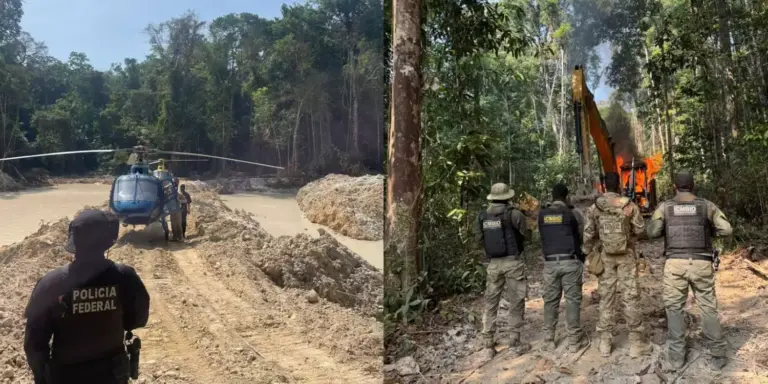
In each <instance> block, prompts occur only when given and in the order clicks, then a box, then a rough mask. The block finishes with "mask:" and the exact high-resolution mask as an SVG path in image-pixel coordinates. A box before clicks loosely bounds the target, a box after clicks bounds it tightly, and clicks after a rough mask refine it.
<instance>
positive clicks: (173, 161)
mask: <svg viewBox="0 0 768 384" xmlns="http://www.w3.org/2000/svg"><path fill="white" fill-rule="evenodd" d="M163 161H165V162H166V163H178V162H180V161H208V159H169V160H163ZM158 163H160V160H155V161H153V162H151V163H149V164H158Z"/></svg>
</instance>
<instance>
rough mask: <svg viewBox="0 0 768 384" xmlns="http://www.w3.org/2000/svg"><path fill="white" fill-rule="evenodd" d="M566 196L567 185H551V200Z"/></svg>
mask: <svg viewBox="0 0 768 384" xmlns="http://www.w3.org/2000/svg"><path fill="white" fill-rule="evenodd" d="M567 197H568V187H567V186H566V185H565V184H564V183H557V184H555V185H554V186H553V187H552V199H553V200H565V199H566V198H567Z"/></svg>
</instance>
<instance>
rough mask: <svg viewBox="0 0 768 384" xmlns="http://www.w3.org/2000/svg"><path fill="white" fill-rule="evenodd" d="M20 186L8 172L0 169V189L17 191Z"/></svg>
mask: <svg viewBox="0 0 768 384" xmlns="http://www.w3.org/2000/svg"><path fill="white" fill-rule="evenodd" d="M19 189H21V186H20V185H19V184H18V183H17V182H16V180H14V179H13V178H12V177H10V176H8V174H6V173H4V172H3V171H0V191H18V190H19Z"/></svg>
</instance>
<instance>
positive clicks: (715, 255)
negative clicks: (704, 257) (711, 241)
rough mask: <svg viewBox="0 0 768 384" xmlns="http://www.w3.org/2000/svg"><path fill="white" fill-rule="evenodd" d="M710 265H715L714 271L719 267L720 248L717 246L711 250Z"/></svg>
mask: <svg viewBox="0 0 768 384" xmlns="http://www.w3.org/2000/svg"><path fill="white" fill-rule="evenodd" d="M712 266H713V267H715V272H717V270H718V269H719V268H720V250H718V249H717V248H715V249H714V250H713V251H712Z"/></svg>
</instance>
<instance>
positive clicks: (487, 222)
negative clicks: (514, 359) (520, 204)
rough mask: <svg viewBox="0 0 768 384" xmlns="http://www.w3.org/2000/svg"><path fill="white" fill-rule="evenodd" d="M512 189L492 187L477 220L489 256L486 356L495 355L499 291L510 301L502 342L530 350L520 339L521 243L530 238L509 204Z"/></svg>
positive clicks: (522, 305)
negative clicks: (506, 334)
mask: <svg viewBox="0 0 768 384" xmlns="http://www.w3.org/2000/svg"><path fill="white" fill-rule="evenodd" d="M514 195H515V192H514V191H513V190H511V189H510V188H509V187H508V186H507V185H506V184H504V183H497V184H494V185H493V186H491V193H490V194H489V195H488V200H489V201H490V204H489V206H488V209H486V210H485V211H483V212H481V213H480V215H479V216H478V220H477V232H478V234H479V242H480V244H481V245H482V247H483V249H484V250H485V255H486V258H489V259H490V262H489V263H488V268H487V277H486V288H485V310H484V313H483V331H482V336H483V342H484V351H485V353H486V354H487V357H488V358H490V357H493V355H494V354H495V349H494V346H495V344H496V343H495V342H494V333H495V330H496V317H497V314H498V311H499V302H500V301H501V297H502V294H504V298H505V299H507V301H509V305H510V308H509V321H508V326H509V339H508V341H506V342H505V343H506V344H508V345H509V347H510V348H511V349H512V350H514V351H515V352H516V353H518V354H522V353H525V352H527V351H528V350H530V345H529V344H526V343H523V342H522V341H521V337H520V333H521V332H522V330H523V315H524V312H525V298H526V296H527V293H528V280H527V278H526V274H525V262H524V260H523V257H522V255H523V249H524V246H525V244H524V242H525V241H526V240H528V239H530V236H531V231H530V230H529V229H528V228H527V225H526V222H525V216H524V215H523V213H522V212H521V211H520V210H518V209H515V208H514V207H513V206H512V205H510V202H509V200H510V199H512V197H514Z"/></svg>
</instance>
